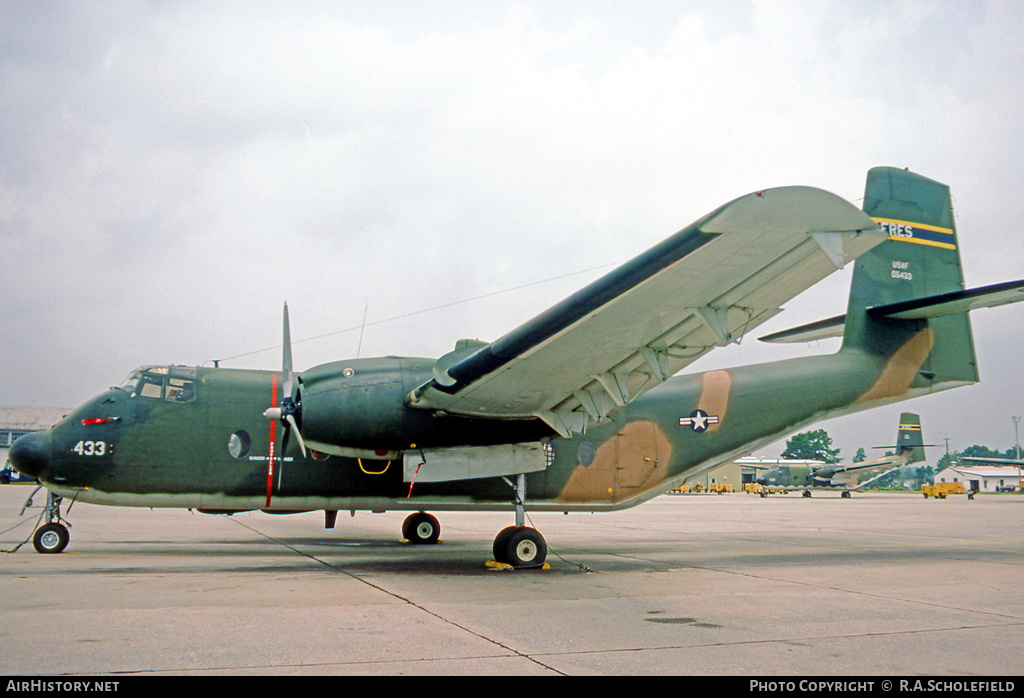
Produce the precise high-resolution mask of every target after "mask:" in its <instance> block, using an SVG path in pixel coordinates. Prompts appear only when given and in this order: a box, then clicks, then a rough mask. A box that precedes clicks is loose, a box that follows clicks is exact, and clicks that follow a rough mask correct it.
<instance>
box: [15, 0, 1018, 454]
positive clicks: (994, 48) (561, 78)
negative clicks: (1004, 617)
mask: <svg viewBox="0 0 1024 698" xmlns="http://www.w3.org/2000/svg"><path fill="white" fill-rule="evenodd" d="M1022 31H1024V3H1020V2H1016V1H1007V2H982V1H980V0H978V1H970V2H936V1H935V0H922V1H913V0H908V1H903V2H899V1H896V2H893V1H891V0H887V1H885V2H856V3H852V2H846V1H842V0H836V1H835V2H828V1H825V0H821V1H815V2H809V1H808V2H799V1H791V2H786V1H779V2H774V1H736V2H722V1H716V2H713V3H712V2H685V1H680V0H677V1H666V2H659V1H639V2H631V3H625V2H601V1H600V0H584V1H580V2H557V1H551V0H546V1H544V2H484V1H481V0H472V1H470V2H443V1H437V0H432V1H430V2H427V1H422V2H412V1H409V2H399V1H393V2H339V1H336V0H332V1H329V2H298V1H296V0H289V1H288V2H253V1H252V0H246V1H245V2H214V1H210V0H204V1H202V2H172V1H169V0H163V1H156V0H155V1H152V2H125V1H117V2H101V1H96V2H88V3H85V2H74V1H69V2H45V1H39V2H22V1H20V0H0V245H2V247H0V249H2V253H0V404H7V405H38V406H73V405H75V404H77V403H80V402H82V401H83V400H85V399H87V398H89V397H91V396H92V395H95V394H97V393H99V392H102V391H103V390H104V389H105V388H106V387H107V386H108V385H112V384H116V383H118V382H120V380H121V379H122V378H123V377H124V376H125V375H126V374H127V373H128V372H129V371H130V370H131V369H132V368H134V367H136V366H138V365H141V364H151V363H179V364H193V365H194V364H204V363H209V362H210V361H212V360H214V359H226V360H224V361H222V362H221V365H222V366H234V367H256V368H268V369H270V368H278V367H279V366H280V362H281V357H280V349H279V348H278V347H279V345H280V341H281V340H280V336H281V308H282V304H283V303H284V302H285V301H287V302H288V304H289V309H290V312H291V318H292V336H293V338H294V340H295V342H296V343H295V346H294V355H295V365H296V368H297V369H299V370H302V369H305V368H309V367H312V366H314V365H316V364H318V363H322V362H325V361H331V360H335V359H343V358H350V357H353V356H355V355H356V353H357V352H359V353H360V354H361V355H362V356H372V355H381V354H403V355H413V356H439V355H441V354H443V353H445V352H447V351H449V350H450V349H451V348H452V347H453V346H454V342H455V341H456V340H457V339H458V338H460V337H476V338H480V339H494V338H497V337H498V336H500V335H502V334H504V333H505V332H506V331H508V330H510V329H512V328H513V327H515V326H517V325H518V324H520V323H521V322H523V321H525V320H528V319H529V318H530V317H532V316H533V315H535V314H537V313H538V312H540V311H542V310H544V309H545V308H547V307H549V306H550V305H552V304H553V303H555V302H557V301H558V300H560V299H561V298H563V297H565V296H566V295H568V294H569V293H571V292H573V291H575V290H576V289H578V288H580V287H581V286H583V285H584V284H586V283H588V282H589V281H591V280H593V279H594V278H597V276H599V275H600V274H601V273H604V272H606V271H608V270H609V269H610V265H615V264H618V263H621V262H623V261H626V260H627V259H629V258H631V257H633V256H634V255H636V254H638V253H640V252H642V251H643V250H645V249H647V248H648V247H650V246H651V245H653V244H655V243H656V242H658V241H660V240H661V239H663V238H664V237H666V236H667V235H669V234H671V233H672V232H674V231H676V230H678V229H679V228H681V227H682V226H684V225H686V224H688V223H690V222H692V221H693V220H695V219H697V218H699V217H700V216H702V215H704V214H705V213H707V212H709V211H711V210H712V209H714V208H716V207H717V206H719V205H721V204H723V203H725V202H727V201H730V200H732V199H734V198H736V197H738V196H741V195H743V194H746V193H748V192H750V191H754V190H757V189H763V188H767V187H774V186H783V185H790V184H805V185H811V186H816V187H821V188H823V189H827V190H829V191H833V192H835V193H837V194H839V195H840V196H843V197H844V198H847V199H849V200H851V201H853V202H854V203H856V204H858V205H859V204H860V199H861V197H862V196H863V188H864V176H865V173H866V171H867V169H868V168H869V167H872V166H875V165H894V166H900V167H909V168H910V169H912V170H914V171H917V172H920V173H921V174H924V175H926V176H928V177H931V178H933V179H938V180H940V181H942V182H946V183H948V184H950V185H951V186H952V188H953V196H954V205H955V208H956V214H957V225H958V228H959V233H960V239H961V251H962V255H963V258H964V266H965V273H966V276H967V281H968V285H969V286H979V285H984V284H988V283H995V282H998V281H1007V280H1011V279H1018V278H1022V277H1024V234H1022V230H1021V224H1020V219H1021V214H1020V208H1021V203H1020V201H1021V197H1020V191H1021V183H1022V182H1024V128H1022V115H1024V47H1022V43H1021V42H1020V36H1021V33H1022ZM848 286H849V274H848V271H844V272H841V273H837V274H835V275H833V276H832V277H830V278H829V279H828V280H826V281H825V282H823V283H822V284H820V285H819V286H817V287H816V288H815V289H814V290H812V291H811V292H809V293H808V294H805V296H804V297H800V298H797V299H795V300H794V301H792V302H790V303H789V304H788V305H787V311H786V312H784V313H782V314H780V315H779V316H777V317H776V318H774V319H773V320H772V321H771V322H769V323H766V324H765V325H763V326H762V327H760V328H758V330H757V331H756V335H755V336H750V337H747V338H745V340H744V341H743V343H742V344H741V345H739V346H732V347H729V348H726V349H720V350H716V351H715V352H713V353H712V355H710V356H709V357H707V358H705V359H703V360H702V361H700V362H698V363H696V364H694V365H693V366H691V368H690V369H689V370H691V371H699V370H707V369H711V368H720V367H723V366H730V365H739V364H745V363H757V362H761V361H765V360H772V359H777V358H783V357H786V356H793V355H801V354H809V353H824V352H831V351H835V350H836V349H837V348H838V345H837V344H836V343H834V342H835V340H832V341H831V342H822V343H820V344H818V345H812V346H807V345H797V346H795V347H773V346H769V345H765V344H763V343H761V342H757V341H756V339H755V337H756V336H761V335H763V334H766V333H768V332H770V331H774V330H779V329H784V328H788V327H792V326H794V325H798V324H800V323H803V322H809V321H812V320H816V319H820V318H822V317H828V316H831V315H836V314H839V313H842V312H844V311H845V304H846V294H847V289H848ZM462 301H465V302H462ZM421 311H422V312H421ZM364 313H365V317H366V323H367V324H366V327H365V332H363V333H361V332H360V329H359V327H360V325H361V324H362V322H363V317H364ZM972 317H973V319H974V330H975V339H976V343H977V346H978V356H979V363H980V369H981V373H982V383H981V384H979V385H977V386H974V387H970V388H962V389H959V390H955V391H951V392H948V393H945V394H941V395H937V396H931V397H926V398H921V399H918V400H915V401H911V402H908V403H903V404H902V405H897V406H894V407H889V408H882V409H878V410H874V411H872V412H868V413H864V414H861V415H857V416H853V417H847V418H843V419H837V420H831V421H828V422H823V423H822V424H821V426H822V427H824V428H826V429H827V430H828V431H829V433H830V434H831V435H832V436H833V438H834V440H835V442H836V444H837V445H839V446H840V447H841V448H842V454H841V455H842V456H844V457H845V458H847V459H848V458H850V457H852V456H853V455H854V452H855V450H856V448H857V447H858V446H866V447H871V446H875V445H882V444H888V443H890V442H891V440H892V438H894V437H895V433H894V431H895V425H896V421H897V419H898V416H899V413H900V411H902V410H904V409H906V410H911V411H916V412H919V413H920V414H921V415H922V419H923V422H924V433H925V439H926V441H927V442H929V443H940V444H943V443H944V442H943V439H944V438H948V439H950V442H949V443H950V447H951V448H954V449H959V448H964V447H966V446H968V445H971V444H973V443H983V444H986V445H990V446H993V447H999V448H1006V447H1008V446H1010V445H1011V444H1012V443H1013V441H1014V430H1013V423H1012V421H1011V416H1012V415H1019V414H1024V377H1022V376H1021V371H1020V368H1021V360H1020V356H1021V341H1020V340H1021V331H1020V327H1021V326H1022V322H1024V305H1022V306H1007V307H1004V308H997V309H992V310H986V311H978V312H976V313H974V314H973V315H972ZM361 334H362V342H361V346H360V335H361ZM304 340H305V341H304ZM267 348H270V350H269V351H260V350H263V349H267ZM781 447H782V444H781V443H780V444H779V445H777V446H774V447H772V448H771V449H767V450H766V451H762V453H773V455H774V454H777V453H778V451H780V450H781ZM939 450H943V451H944V447H943V448H942V449H933V450H932V454H933V455H935V456H936V457H937V455H938V453H937V451H939ZM869 453H870V451H869Z"/></svg>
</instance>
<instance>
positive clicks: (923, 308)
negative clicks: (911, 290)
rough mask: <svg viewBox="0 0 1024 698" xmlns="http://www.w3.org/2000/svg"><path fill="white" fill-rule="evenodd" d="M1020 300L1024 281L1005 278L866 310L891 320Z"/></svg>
mask: <svg viewBox="0 0 1024 698" xmlns="http://www.w3.org/2000/svg"><path fill="white" fill-rule="evenodd" d="M1019 301H1024V280H1021V281H1007V282H1005V283H1001V284H992V285H991V286H982V287H980V288H972V289H968V290H966V291H951V292H950V293H940V294H939V295H937V296H928V297H927V298H918V299H916V300H911V301H903V302H901V303H892V304H890V305H880V306H875V307H873V308H868V313H869V314H871V315H874V316H875V317H887V318H892V319H894V320H923V319H925V318H933V317H943V316H945V315H953V314H954V313H966V312H967V311H969V310H976V309H978V308H994V307H996V306H1000V305H1006V304H1008V303H1017V302H1019Z"/></svg>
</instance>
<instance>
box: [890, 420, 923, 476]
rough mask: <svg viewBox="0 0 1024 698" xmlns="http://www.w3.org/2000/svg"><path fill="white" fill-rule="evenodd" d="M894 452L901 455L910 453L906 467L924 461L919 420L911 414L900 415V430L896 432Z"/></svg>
mask: <svg viewBox="0 0 1024 698" xmlns="http://www.w3.org/2000/svg"><path fill="white" fill-rule="evenodd" d="M896 451H897V453H898V454H900V455H902V454H903V453H904V452H905V451H910V454H909V455H908V457H907V465H910V464H911V463H920V462H921V461H923V460H924V436H923V435H922V434H921V418H920V417H919V416H918V415H916V414H913V413H911V412H904V413H903V414H901V415H900V428H899V430H898V431H897V432H896Z"/></svg>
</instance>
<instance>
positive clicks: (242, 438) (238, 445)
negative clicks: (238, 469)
mask: <svg viewBox="0 0 1024 698" xmlns="http://www.w3.org/2000/svg"><path fill="white" fill-rule="evenodd" d="M251 447H252V439H251V438H249V434H248V432H246V431H245V430H243V429H239V430H238V431H236V432H235V433H234V434H232V435H231V436H229V437H228V453H230V454H231V457H232V458H245V457H246V456H247V455H249V449H250V448H251Z"/></svg>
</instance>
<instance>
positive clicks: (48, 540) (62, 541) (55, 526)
mask: <svg viewBox="0 0 1024 698" xmlns="http://www.w3.org/2000/svg"><path fill="white" fill-rule="evenodd" d="M70 539H71V536H70V535H69V534H68V529H66V528H64V526H62V525H61V524H59V523H48V524H46V525H45V526H40V527H39V528H38V529H36V534H35V535H34V536H33V537H32V545H34V546H35V548H36V552H40V553H44V554H48V555H52V554H56V553H59V552H61V551H63V550H64V548H66V547H68V541H69V540H70Z"/></svg>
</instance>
